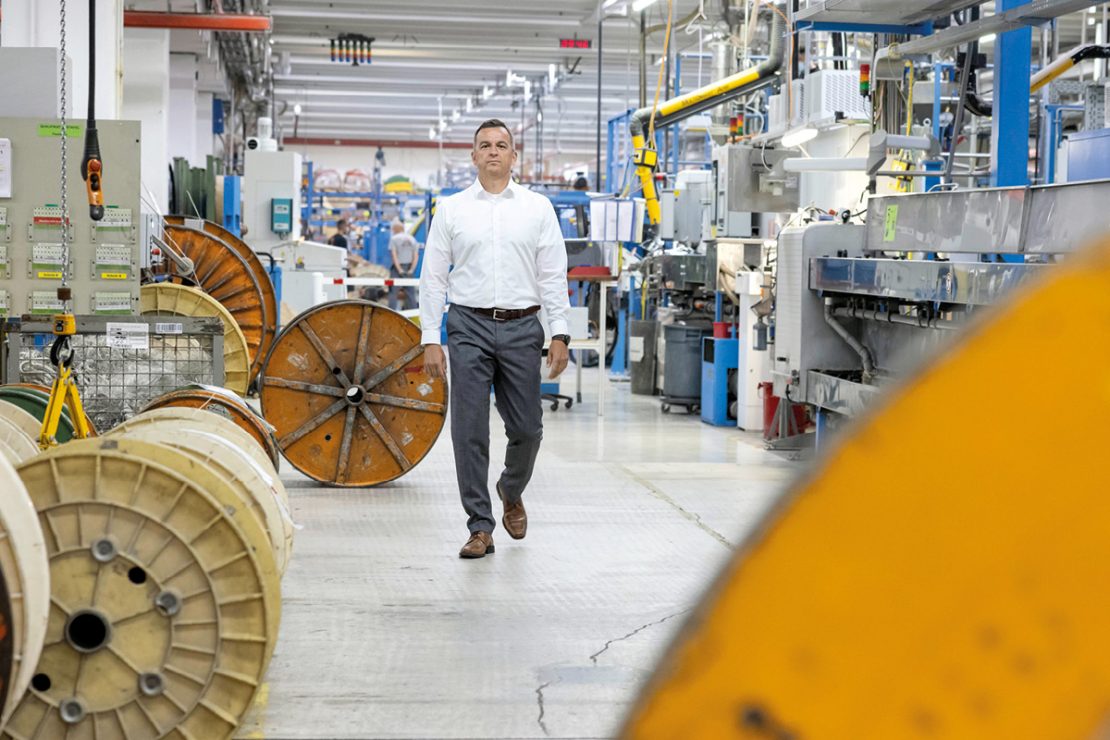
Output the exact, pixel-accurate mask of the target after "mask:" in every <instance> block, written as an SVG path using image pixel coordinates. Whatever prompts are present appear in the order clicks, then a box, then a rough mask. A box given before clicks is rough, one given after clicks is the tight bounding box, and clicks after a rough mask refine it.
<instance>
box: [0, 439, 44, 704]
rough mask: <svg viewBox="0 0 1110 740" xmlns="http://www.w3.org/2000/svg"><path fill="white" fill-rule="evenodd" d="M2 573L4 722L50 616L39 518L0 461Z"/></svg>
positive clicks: (9, 468) (29, 670)
mask: <svg viewBox="0 0 1110 740" xmlns="http://www.w3.org/2000/svg"><path fill="white" fill-rule="evenodd" d="M0 491H2V492H3V493H2V494H0V571H2V572H3V575H4V583H5V586H6V588H7V604H6V606H7V607H8V608H9V614H8V617H9V621H8V623H7V625H6V626H7V629H8V630H9V631H10V632H11V633H12V634H11V637H12V639H11V643H10V644H11V647H12V651H13V652H12V653H11V654H10V655H9V656H8V660H10V669H9V671H8V674H7V675H4V676H2V678H3V683H4V685H3V690H4V695H5V696H6V701H5V706H4V710H3V716H0V726H3V724H4V719H5V718H6V717H7V715H10V714H11V713H12V711H13V710H14V709H15V706H16V702H18V701H19V698H20V697H21V696H22V695H23V693H24V691H26V689H27V686H28V685H29V684H30V683H31V677H32V676H33V675H34V672H35V666H36V664H37V663H38V660H39V655H40V653H41V651H42V646H43V641H44V640H45V638H46V634H47V632H46V625H47V617H48V616H49V614H50V567H49V565H48V563H47V559H46V544H45V542H44V541H43V530H42V529H41V527H40V526H39V519H38V515H37V514H36V513H35V508H34V506H33V505H32V504H31V498H30V496H28V494H27V489H26V488H25V487H24V485H23V482H22V481H21V480H20V478H19V475H18V474H17V473H16V469H15V468H14V467H12V466H11V465H10V464H9V463H8V462H7V461H6V460H0Z"/></svg>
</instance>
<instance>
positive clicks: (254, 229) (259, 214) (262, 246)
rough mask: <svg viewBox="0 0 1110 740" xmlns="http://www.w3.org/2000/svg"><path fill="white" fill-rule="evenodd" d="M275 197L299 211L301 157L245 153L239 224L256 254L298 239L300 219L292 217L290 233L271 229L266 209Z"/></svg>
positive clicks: (284, 154)
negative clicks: (240, 223)
mask: <svg viewBox="0 0 1110 740" xmlns="http://www.w3.org/2000/svg"><path fill="white" fill-rule="evenodd" d="M275 198H286V199H289V200H290V201H292V203H293V208H294V210H295V211H296V210H299V206H300V202H301V155H300V154H298V153H297V152H288V151H286V152H273V151H263V150H261V149H258V150H255V151H247V153H246V159H245V160H244V163H243V224H244V225H245V226H246V227H247V233H246V236H245V237H244V240H245V241H246V242H247V244H249V245H250V247H251V249H253V250H254V251H256V252H272V251H273V249H274V247H276V246H277V245H278V244H281V243H283V242H286V241H292V240H296V239H299V238H300V236H301V220H300V219H299V218H296V217H295V216H296V214H294V218H293V230H292V231H291V232H290V233H288V234H277V233H274V232H273V231H272V230H271V226H272V223H271V220H270V207H271V204H272V203H273V200H274V199H275ZM283 289H284V286H283Z"/></svg>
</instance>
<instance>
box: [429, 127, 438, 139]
mask: <svg viewBox="0 0 1110 740" xmlns="http://www.w3.org/2000/svg"><path fill="white" fill-rule="evenodd" d="M428 138H429V139H431V140H432V141H435V138H436V127H435V126H432V127H431V128H430V129H428Z"/></svg>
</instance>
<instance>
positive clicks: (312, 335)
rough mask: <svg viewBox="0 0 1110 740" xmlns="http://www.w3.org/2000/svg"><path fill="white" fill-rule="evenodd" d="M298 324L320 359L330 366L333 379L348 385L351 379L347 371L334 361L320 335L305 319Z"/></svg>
mask: <svg viewBox="0 0 1110 740" xmlns="http://www.w3.org/2000/svg"><path fill="white" fill-rule="evenodd" d="M299 326H300V329H301V333H303V334H304V335H305V338H306V339H308V341H309V342H310V343H311V344H312V346H313V347H314V348H315V349H316V351H317V352H319V353H320V357H321V359H323V361H324V362H326V363H328V367H330V368H331V372H332V374H333V375H334V376H335V379H336V380H338V381H339V383H340V384H341V385H350V384H351V381H350V379H349V378H348V377H347V373H345V372H344V371H343V368H341V367H339V363H338V362H336V361H335V356H334V355H332V353H331V352H330V351H329V350H328V348H327V347H325V346H324V343H323V342H322V341H320V336H319V335H318V334H317V333H316V331H315V330H314V329H313V328H312V327H311V326H309V325H308V322H307V321H305V322H303V323H302V324H300V325H299Z"/></svg>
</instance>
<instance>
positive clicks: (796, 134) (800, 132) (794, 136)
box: [782, 126, 817, 149]
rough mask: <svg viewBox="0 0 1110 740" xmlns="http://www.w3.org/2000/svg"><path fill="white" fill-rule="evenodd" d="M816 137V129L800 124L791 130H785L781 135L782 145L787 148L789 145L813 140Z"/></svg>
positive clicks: (798, 144)
mask: <svg viewBox="0 0 1110 740" xmlns="http://www.w3.org/2000/svg"><path fill="white" fill-rule="evenodd" d="M816 138H817V129H815V128H813V127H812V126H802V127H801V128H796V129H793V130H791V131H787V132H786V133H785V134H783V135H782V145H783V146H784V147H786V148H787V149H790V148H791V147H795V146H800V145H802V144H805V143H806V142H807V141H813V140H814V139H816Z"/></svg>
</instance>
